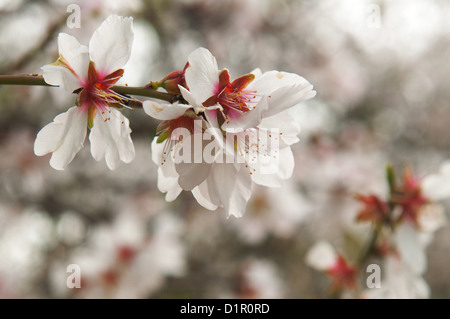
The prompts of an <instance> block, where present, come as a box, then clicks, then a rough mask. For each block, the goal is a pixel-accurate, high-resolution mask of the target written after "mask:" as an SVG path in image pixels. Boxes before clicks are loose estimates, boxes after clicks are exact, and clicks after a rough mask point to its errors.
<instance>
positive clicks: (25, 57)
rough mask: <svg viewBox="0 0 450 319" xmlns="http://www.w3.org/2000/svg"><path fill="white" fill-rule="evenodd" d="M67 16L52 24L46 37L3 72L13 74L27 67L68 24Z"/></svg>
mask: <svg viewBox="0 0 450 319" xmlns="http://www.w3.org/2000/svg"><path fill="white" fill-rule="evenodd" d="M66 20H67V16H66V15H63V16H61V17H60V18H58V19H57V20H56V21H55V22H54V23H53V24H51V25H50V26H49V28H48V30H47V32H46V36H44V37H43V39H42V40H41V41H39V43H37V44H36V46H35V47H34V48H32V49H31V50H30V51H28V52H27V53H26V54H24V55H23V56H22V57H20V58H19V59H18V60H16V61H14V62H11V64H10V65H9V66H8V67H7V68H5V69H3V70H2V72H3V73H12V72H14V71H15V70H20V69H22V68H23V67H24V66H26V65H27V64H28V63H29V62H30V61H31V60H32V59H33V58H34V57H35V56H36V55H37V54H39V52H41V51H42V49H43V48H44V47H46V46H47V44H48V43H50V42H51V41H52V40H53V39H54V38H55V35H56V33H57V32H58V30H59V29H61V27H62V26H63V25H64V24H65V23H66Z"/></svg>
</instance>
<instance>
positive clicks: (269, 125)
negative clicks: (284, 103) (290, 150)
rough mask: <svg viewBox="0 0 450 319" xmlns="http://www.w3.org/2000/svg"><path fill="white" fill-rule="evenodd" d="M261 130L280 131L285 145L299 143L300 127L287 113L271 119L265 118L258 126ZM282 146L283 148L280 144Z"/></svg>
mask: <svg viewBox="0 0 450 319" xmlns="http://www.w3.org/2000/svg"><path fill="white" fill-rule="evenodd" d="M258 127H260V128H265V129H267V130H270V129H278V131H279V133H280V136H281V140H282V141H283V142H284V144H285V145H292V144H294V143H297V142H298V141H299V138H298V134H299V133H300V127H299V125H298V123H297V122H296V121H295V120H294V119H293V118H292V117H291V116H289V114H287V113H286V112H281V113H278V114H276V115H274V116H271V117H266V118H264V119H263V120H262V121H261V123H260V124H259V125H258ZM280 146H283V145H282V144H280Z"/></svg>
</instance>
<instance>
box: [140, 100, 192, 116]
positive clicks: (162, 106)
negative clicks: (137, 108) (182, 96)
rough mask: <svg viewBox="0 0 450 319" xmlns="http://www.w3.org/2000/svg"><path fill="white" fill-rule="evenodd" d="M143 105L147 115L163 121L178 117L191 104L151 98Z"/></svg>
mask: <svg viewBox="0 0 450 319" xmlns="http://www.w3.org/2000/svg"><path fill="white" fill-rule="evenodd" d="M142 106H143V108H144V111H145V113H147V115H149V116H151V117H153V118H155V119H157V120H161V121H164V120H172V119H176V118H178V117H180V116H182V115H183V114H184V112H186V111H187V110H188V109H189V108H190V106H189V105H187V104H178V102H176V103H174V104H171V103H160V102H155V101H151V100H148V101H144V103H143V105H142Z"/></svg>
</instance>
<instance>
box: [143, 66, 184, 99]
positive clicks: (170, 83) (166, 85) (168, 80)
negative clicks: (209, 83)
mask: <svg viewBox="0 0 450 319" xmlns="http://www.w3.org/2000/svg"><path fill="white" fill-rule="evenodd" d="M188 66H189V63H186V66H185V67H184V69H183V70H176V71H173V72H170V73H169V74H168V75H167V76H166V77H165V78H164V79H162V80H161V81H152V82H150V86H151V87H152V88H153V89H155V90H157V89H158V88H163V89H165V90H166V91H167V93H169V94H181V92H180V89H179V87H178V85H181V86H183V87H185V88H187V85H186V79H185V78H184V72H185V71H186V68H187V67H188Z"/></svg>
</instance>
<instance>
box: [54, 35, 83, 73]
mask: <svg viewBox="0 0 450 319" xmlns="http://www.w3.org/2000/svg"><path fill="white" fill-rule="evenodd" d="M58 50H59V54H60V55H61V56H62V57H63V58H64V60H65V62H66V63H67V64H68V66H69V67H70V68H71V69H72V70H73V71H74V72H75V74H76V75H77V76H78V77H79V78H83V77H85V76H86V75H87V72H88V68H89V49H88V47H87V46H85V45H81V44H80V42H78V40H77V39H76V38H75V37H73V36H71V35H68V34H66V33H60V34H59V36H58Z"/></svg>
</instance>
